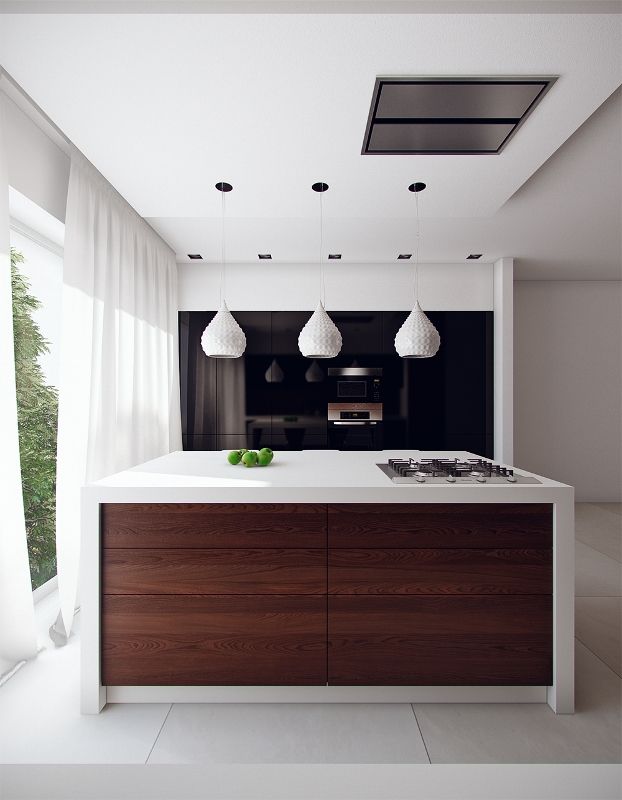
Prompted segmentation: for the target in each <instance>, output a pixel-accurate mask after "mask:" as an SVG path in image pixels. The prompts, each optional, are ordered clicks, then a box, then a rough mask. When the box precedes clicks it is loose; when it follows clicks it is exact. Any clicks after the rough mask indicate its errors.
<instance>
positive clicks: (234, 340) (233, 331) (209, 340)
mask: <svg viewBox="0 0 622 800" xmlns="http://www.w3.org/2000/svg"><path fill="white" fill-rule="evenodd" d="M216 189H218V191H219V192H222V220H221V223H222V224H221V228H222V230H221V259H220V307H219V309H218V312H217V313H216V316H215V317H214V319H213V320H212V321H211V322H210V323H209V325H208V326H207V328H205V330H204V331H203V335H202V336H201V347H202V348H203V351H204V353H205V355H206V356H209V357H210V358H239V357H240V356H241V355H242V353H243V352H244V351H245V350H246V336H245V335H244V331H243V330H242V328H240V326H239V325H238V323H237V322H236V320H235V318H234V316H233V315H232V313H231V312H230V311H229V309H228V308H227V301H226V300H225V278H226V274H225V196H226V194H227V192H230V191H231V190H232V189H233V186H231V184H230V183H225V182H223V181H220V182H219V183H217V184H216Z"/></svg>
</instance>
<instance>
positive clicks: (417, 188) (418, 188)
mask: <svg viewBox="0 0 622 800" xmlns="http://www.w3.org/2000/svg"><path fill="white" fill-rule="evenodd" d="M425 187H426V184H425V183H421V181H417V183H411V184H410V186H409V187H408V191H409V192H422V191H423V190H424V189H425Z"/></svg>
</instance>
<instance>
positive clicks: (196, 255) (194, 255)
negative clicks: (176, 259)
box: [188, 253, 203, 261]
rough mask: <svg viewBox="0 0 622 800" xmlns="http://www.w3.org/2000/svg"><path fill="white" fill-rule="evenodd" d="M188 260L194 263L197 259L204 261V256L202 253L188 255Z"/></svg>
mask: <svg viewBox="0 0 622 800" xmlns="http://www.w3.org/2000/svg"><path fill="white" fill-rule="evenodd" d="M188 258H191V259H192V260H193V261H195V260H197V259H200V260H201V261H202V260H203V256H202V255H201V254H200V253H188Z"/></svg>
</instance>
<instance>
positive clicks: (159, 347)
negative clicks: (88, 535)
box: [53, 156, 181, 640]
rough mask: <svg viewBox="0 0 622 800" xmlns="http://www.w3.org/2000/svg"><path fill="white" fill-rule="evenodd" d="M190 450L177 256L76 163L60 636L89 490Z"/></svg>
mask: <svg viewBox="0 0 622 800" xmlns="http://www.w3.org/2000/svg"><path fill="white" fill-rule="evenodd" d="M179 449H181V418H180V403H179V367H178V349H177V267H176V264H175V256H174V253H173V252H172V250H171V249H170V248H169V247H168V246H167V245H166V244H165V243H164V242H163V241H162V240H161V239H160V238H159V236H157V234H156V233H155V232H154V231H153V230H152V229H151V228H150V227H149V225H148V224H147V223H146V222H145V221H144V220H143V219H141V218H140V217H139V216H138V214H136V212H135V211H134V210H133V209H132V208H131V206H129V204H128V203H127V202H126V201H125V200H124V199H123V198H122V197H121V196H120V195H119V194H118V193H117V192H116V191H115V190H114V188H113V187H112V186H111V185H110V184H109V183H108V182H107V181H105V180H104V178H103V177H102V176H101V175H100V174H99V173H98V172H97V171H96V170H95V169H94V168H93V167H92V166H91V165H90V164H89V163H88V162H87V161H86V160H85V159H82V158H81V157H79V156H75V157H74V158H73V159H72V164H71V173H70V178H69V192H68V197H67V214H66V219H65V254H64V274H63V320H62V334H61V379H60V391H59V416H58V465H57V493H56V525H57V533H56V547H57V560H58V579H59V592H60V601H61V615H60V618H59V620H58V621H57V623H56V625H55V631H56V636H53V638H55V639H56V640H58V639H59V638H60V639H62V638H63V637H64V636H68V635H69V633H70V631H71V626H72V620H73V614H74V609H75V607H76V604H77V588H78V570H79V552H80V489H81V487H82V486H83V485H84V484H85V483H90V482H92V481H95V480H98V479H100V478H103V477H105V476H106V475H109V474H111V473H114V472H118V471H119V470H122V469H126V468H128V467H131V466H134V465H136V464H139V463H140V462H142V461H146V460H148V459H151V458H156V457H157V456H160V455H164V454H165V453H169V452H171V451H172V450H179Z"/></svg>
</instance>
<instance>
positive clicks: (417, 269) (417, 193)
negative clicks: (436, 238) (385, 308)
mask: <svg viewBox="0 0 622 800" xmlns="http://www.w3.org/2000/svg"><path fill="white" fill-rule="evenodd" d="M415 210H416V214H417V228H416V231H417V234H416V239H415V282H414V290H415V303H418V302H419V241H420V239H421V229H420V222H419V192H415Z"/></svg>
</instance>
